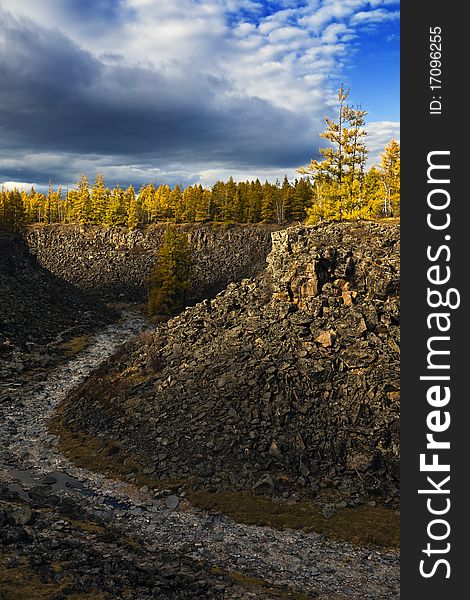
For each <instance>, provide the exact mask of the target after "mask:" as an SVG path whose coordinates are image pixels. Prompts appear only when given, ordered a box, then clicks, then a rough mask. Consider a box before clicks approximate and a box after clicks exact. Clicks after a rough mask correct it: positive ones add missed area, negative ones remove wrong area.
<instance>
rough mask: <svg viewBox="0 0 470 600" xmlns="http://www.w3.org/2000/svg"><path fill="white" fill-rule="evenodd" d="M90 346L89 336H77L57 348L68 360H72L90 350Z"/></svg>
mask: <svg viewBox="0 0 470 600" xmlns="http://www.w3.org/2000/svg"><path fill="white" fill-rule="evenodd" d="M89 344H90V336H89V335H77V336H75V337H73V338H71V339H70V340H67V341H66V342H62V343H61V344H59V345H58V346H57V348H58V349H59V350H61V351H62V353H63V354H64V356H66V357H67V358H72V357H74V356H76V355H77V354H79V353H80V352H83V350H85V349H86V348H88V346H89Z"/></svg>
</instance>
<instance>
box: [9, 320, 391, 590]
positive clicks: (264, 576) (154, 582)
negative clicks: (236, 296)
mask: <svg viewBox="0 0 470 600" xmlns="http://www.w3.org/2000/svg"><path fill="white" fill-rule="evenodd" d="M143 326H144V324H143V323H142V320H141V319H140V318H139V317H136V316H134V315H132V314H129V315H127V317H126V318H125V320H124V321H123V322H122V323H120V324H119V325H111V326H109V328H108V329H106V330H104V331H103V332H102V333H100V334H97V335H95V337H94V339H93V342H92V343H91V344H90V346H89V347H88V348H87V350H86V351H84V352H83V353H82V354H81V355H80V356H77V357H75V358H74V359H72V360H71V361H70V363H69V364H67V365H65V366H60V367H58V368H57V369H56V370H54V371H51V372H50V373H49V377H48V379H47V381H46V382H39V383H38V382H36V383H35V382H34V381H32V382H30V384H29V385H26V386H23V388H22V390H21V391H18V392H17V393H16V395H14V396H13V397H12V398H10V399H9V400H7V401H5V402H3V403H1V404H0V423H1V426H0V448H1V450H0V484H2V485H0V539H1V542H2V550H1V552H0V595H2V594H6V598H8V597H10V596H9V595H8V594H13V596H11V597H21V598H26V597H31V598H54V599H59V598H67V597H73V598H77V599H80V600H91V598H100V599H101V600H103V599H104V600H108V599H109V600H111V598H123V599H129V600H131V599H132V600H145V599H151V598H152V599H155V600H156V599H157V598H158V600H160V599H162V600H164V599H179V598H204V599H205V598H214V599H220V600H223V599H229V598H230V599H232V598H233V599H239V600H241V599H245V598H259V599H262V598H289V597H294V596H293V594H292V592H289V591H288V590H287V588H286V587H285V586H288V588H289V589H291V590H299V591H303V592H304V594H306V595H305V596H302V598H306V599H308V598H319V599H324V600H327V599H328V600H333V599H334V600H351V599H354V600H364V599H370V600H382V599H383V600H385V599H390V598H397V597H398V594H399V591H398V590H399V563H398V557H397V556H396V554H394V553H387V552H381V553H379V552H377V551H376V550H373V549H368V548H363V549H359V548H356V547H353V546H351V545H350V544H345V543H339V542H333V541H328V540H325V539H324V536H322V535H318V534H316V533H310V534H305V533H301V532H293V531H284V532H280V531H275V530H271V529H269V528H263V527H248V526H244V525H239V524H236V523H233V522H232V521H231V520H230V519H227V518H224V517H222V516H220V515H215V514H206V513H204V512H201V511H195V510H192V509H190V507H189V506H187V505H186V503H185V502H184V500H183V499H182V498H176V497H175V496H173V495H171V493H170V492H168V491H165V490H157V491H156V492H154V491H149V490H148V489H147V488H146V487H143V488H141V489H140V490H138V489H137V488H136V487H135V486H133V485H129V484H125V483H123V482H120V481H113V480H111V479H109V478H106V477H104V476H101V475H98V474H94V473H90V472H89V471H86V470H85V469H80V468H77V467H75V466H73V465H72V464H71V463H70V462H69V461H68V460H67V459H66V458H65V457H64V456H62V455H61V454H60V452H59V451H58V449H57V440H56V438H55V436H52V435H50V433H49V431H48V429H47V420H48V418H49V416H50V413H51V411H52V410H53V409H54V407H55V406H56V405H57V404H58V403H60V402H61V401H63V400H64V398H65V396H66V395H67V394H68V393H69V392H70V390H71V389H73V388H74V387H75V386H76V385H78V384H79V383H80V382H81V381H83V379H84V378H85V377H86V376H87V375H88V373H89V371H90V370H91V369H93V368H94V367H96V366H97V365H98V364H99V363H100V361H102V360H103V359H104V358H105V357H106V356H109V355H110V354H112V353H113V352H114V351H115V350H116V347H117V346H118V345H119V344H120V343H121V342H123V341H124V340H125V339H126V338H128V337H129V335H132V334H133V333H134V332H136V331H138V330H139V329H141V328H142V327H143ZM169 494H170V495H169ZM227 573H232V574H233V573H237V574H238V575H237V576H236V577H234V576H233V575H227ZM253 577H255V578H257V579H252V578H253ZM274 588H275V589H274ZM15 590H16V595H14V592H15Z"/></svg>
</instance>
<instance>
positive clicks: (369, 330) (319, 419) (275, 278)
mask: <svg viewBox="0 0 470 600" xmlns="http://www.w3.org/2000/svg"><path fill="white" fill-rule="evenodd" d="M272 241H273V244H272V251H271V253H270V255H269V257H268V266H267V268H266V270H265V271H264V272H263V273H262V274H261V275H260V276H259V277H257V278H252V279H244V280H243V281H241V282H239V283H232V284H230V285H229V286H228V287H227V289H226V290H225V291H223V292H222V293H219V294H218V295H217V297H216V298H215V299H213V300H206V301H204V302H202V303H200V304H197V305H196V306H194V307H191V308H188V309H186V310H185V311H184V312H183V313H181V314H180V315H178V316H177V317H176V318H174V319H171V320H170V321H169V322H168V323H165V324H162V325H160V326H158V328H157V329H156V331H155V333H153V334H148V335H147V336H142V337H141V339H140V340H139V341H138V342H137V343H136V344H135V345H134V346H133V347H130V348H128V349H127V352H123V353H121V356H120V357H114V359H113V360H112V361H110V362H108V363H107V364H105V365H104V366H103V367H101V368H100V369H99V370H98V371H97V372H96V373H94V375H92V376H91V378H90V379H89V380H88V381H87V382H86V383H85V384H84V385H83V386H82V387H81V388H79V389H78V390H77V391H76V392H75V393H73V394H72V395H71V396H70V397H69V399H68V400H67V402H66V403H65V405H63V407H62V409H61V411H60V413H59V415H58V417H57V419H58V422H60V424H61V427H62V428H66V429H67V431H68V432H69V433H71V434H72V435H78V434H83V433H84V432H86V433H87V434H89V435H96V436H104V437H105V438H106V439H107V440H109V443H110V444H111V445H112V444H114V451H116V452H120V451H121V449H124V451H123V456H122V460H123V464H124V465H125V464H126V460H128V459H127V458H126V456H131V455H132V456H133V457H134V456H138V459H139V464H140V468H141V469H142V471H143V473H146V474H147V475H149V476H151V477H154V478H155V479H162V478H163V479H165V478H176V479H179V480H185V481H191V482H192V483H193V485H195V486H196V487H206V488H207V487H209V488H212V489H222V488H232V489H233V488H234V489H245V488H252V489H254V490H255V491H256V492H258V493H261V492H269V493H271V492H273V491H277V492H282V491H283V490H289V489H293V488H296V489H301V490H304V491H305V492H306V493H308V494H312V495H315V494H316V493H318V492H319V490H322V489H323V488H334V489H335V491H336V492H337V493H339V494H340V495H341V497H342V498H344V500H345V501H346V502H347V503H351V504H354V503H356V502H360V501H363V500H364V499H367V498H368V499H371V498H372V499H377V500H379V501H384V502H388V503H390V502H391V501H395V500H396V499H397V495H398V482H399V470H398V461H399V422H398V419H399V398H398V396H399V230H398V226H397V225H393V224H378V223H336V224H328V225H323V226H317V227H294V228H289V229H287V230H283V231H278V232H274V233H273V234H272ZM129 464H130V463H129ZM133 468H135V467H133ZM130 470H131V469H130ZM131 477H132V475H131Z"/></svg>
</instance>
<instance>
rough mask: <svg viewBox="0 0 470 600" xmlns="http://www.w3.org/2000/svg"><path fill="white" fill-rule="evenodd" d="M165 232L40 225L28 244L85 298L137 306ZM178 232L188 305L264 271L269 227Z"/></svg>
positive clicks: (187, 228)
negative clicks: (185, 245) (188, 255)
mask: <svg viewBox="0 0 470 600" xmlns="http://www.w3.org/2000/svg"><path fill="white" fill-rule="evenodd" d="M165 227H166V226H165V225H154V226H150V227H148V228H146V229H145V230H140V229H134V230H128V229H125V228H119V227H114V228H108V227H98V226H89V225H88V226H86V225H41V226H33V227H31V228H30V230H29V232H28V236H27V241H28V245H29V247H30V249H31V252H32V253H33V254H35V255H36V256H37V258H38V260H39V262H40V263H41V264H42V265H43V266H45V267H46V268H47V269H48V270H50V271H52V272H53V273H55V274H56V275H58V276H59V277H62V278H63V279H65V280H67V281H69V282H70V283H72V284H73V285H75V286H77V287H79V288H81V289H82V290H83V291H85V292H86V293H89V294H93V295H94V296H95V297H97V298H100V299H102V300H103V299H104V300H110V301H113V302H116V301H122V302H134V301H137V302H142V301H145V300H146V298H147V288H148V278H149V274H150V271H151V269H152V266H153V265H154V263H155V255H156V253H157V251H158V248H159V246H160V243H161V239H162V236H163V233H164V231H165ZM180 227H181V228H182V229H183V230H184V231H186V232H187V234H188V237H189V241H190V246H191V249H192V259H193V272H192V280H193V283H194V285H193V288H192V290H191V296H190V298H189V303H194V302H196V301H198V300H202V299H203V298H208V297H212V296H214V295H215V294H216V293H217V292H220V291H221V290H223V289H224V288H225V287H226V286H227V285H228V283H230V282H231V281H240V280H241V279H243V278H244V277H251V276H253V275H254V274H256V273H259V272H260V271H262V270H263V269H264V268H265V266H266V256H267V254H268V253H269V250H270V247H271V236H270V229H272V228H273V227H270V226H256V225H253V226H250V225H213V224H206V225H204V224H199V225H180Z"/></svg>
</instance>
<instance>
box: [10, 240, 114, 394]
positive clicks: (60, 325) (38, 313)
mask: <svg viewBox="0 0 470 600" xmlns="http://www.w3.org/2000/svg"><path fill="white" fill-rule="evenodd" d="M0 282H1V284H0V381H2V380H11V381H14V382H15V383H16V384H19V379H18V378H19V376H20V374H21V373H22V372H23V371H25V370H27V369H33V368H43V367H46V366H47V365H48V364H51V363H52V362H53V361H54V358H55V357H56V356H57V353H58V352H59V349H58V347H57V345H54V344H55V343H56V342H60V341H65V340H67V339H69V338H71V337H73V336H77V335H80V334H82V333H83V332H85V331H90V330H91V329H93V328H95V327H96V326H98V325H103V324H105V323H109V322H110V321H111V320H112V319H113V318H116V314H115V313H114V312H113V311H111V310H110V309H108V308H106V307H105V306H104V305H103V304H102V303H100V302H96V301H95V300H91V299H90V298H89V297H87V296H86V295H85V294H84V293H83V292H81V291H80V290H78V289H76V288H75V287H74V286H72V285H70V284H69V283H67V282H65V281H63V280H62V279H60V278H59V277H57V276H55V275H53V274H52V273H50V272H49V271H47V270H46V269H45V268H44V267H42V266H41V265H40V264H39V263H38V261H37V260H36V259H35V258H34V257H33V256H32V255H31V254H30V252H29V251H28V247H27V245H26V244H25V242H24V241H23V240H22V239H21V238H18V237H13V236H8V235H0ZM0 397H1V393H0Z"/></svg>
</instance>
